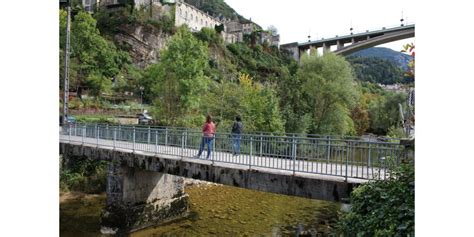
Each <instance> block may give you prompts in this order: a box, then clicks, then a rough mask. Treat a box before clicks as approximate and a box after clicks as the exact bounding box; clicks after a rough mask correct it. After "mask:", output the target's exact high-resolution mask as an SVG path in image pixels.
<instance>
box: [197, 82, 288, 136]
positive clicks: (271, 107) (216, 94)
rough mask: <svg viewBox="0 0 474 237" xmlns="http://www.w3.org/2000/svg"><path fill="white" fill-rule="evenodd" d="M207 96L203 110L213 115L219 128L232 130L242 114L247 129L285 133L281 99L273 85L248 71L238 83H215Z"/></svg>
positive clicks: (246, 130) (249, 130)
mask: <svg viewBox="0 0 474 237" xmlns="http://www.w3.org/2000/svg"><path fill="white" fill-rule="evenodd" d="M211 88H212V90H211V92H210V93H209V94H208V96H206V98H205V100H204V103H203V107H202V110H203V111H205V112H208V113H211V114H213V115H214V117H215V118H216V120H217V121H218V122H219V126H218V127H219V130H221V131H229V130H230V127H231V126H232V123H233V120H234V118H235V116H236V115H241V117H242V119H243V122H244V123H245V132H246V133H249V132H257V131H268V132H278V133H279V132H284V120H283V119H282V116H281V113H280V107H279V99H278V97H277V95H276V92H275V90H274V89H273V87H272V86H269V85H266V86H264V85H262V84H261V83H258V82H253V81H252V79H251V78H250V76H249V75H248V74H241V75H240V78H239V84H237V83H233V82H228V81H222V82H220V83H217V82H214V83H213V84H212V86H211Z"/></svg>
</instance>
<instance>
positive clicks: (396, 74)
mask: <svg viewBox="0 0 474 237" xmlns="http://www.w3.org/2000/svg"><path fill="white" fill-rule="evenodd" d="M346 60H347V61H348V62H349V63H350V64H351V65H352V67H353V68H354V72H355V75H356V78H357V79H358V80H361V81H368V82H372V83H380V84H385V85H387V84H396V83H406V82H408V81H407V80H406V79H405V78H404V76H403V73H404V71H403V70H402V68H401V67H400V66H398V65H397V64H396V63H394V62H393V61H390V60H388V59H383V58H379V57H361V56H352V55H351V56H349V57H347V58H346Z"/></svg>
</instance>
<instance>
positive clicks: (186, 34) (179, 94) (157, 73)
mask: <svg viewBox="0 0 474 237" xmlns="http://www.w3.org/2000/svg"><path fill="white" fill-rule="evenodd" d="M161 55H162V57H161V61H160V62H159V63H158V64H155V65H152V66H150V67H149V68H148V69H147V72H146V73H145V80H146V81H147V83H150V84H151V88H152V93H153V96H154V101H153V104H154V105H155V112H156V114H157V115H158V118H159V119H160V120H161V121H162V122H163V123H164V124H166V125H180V126H192V125H193V124H194V123H195V122H192V121H199V118H201V117H202V114H200V113H199V110H198V108H199V105H200V101H201V98H202V97H203V96H205V94H206V93H207V91H208V88H207V85H208V83H209V78H208V77H206V76H205V75H204V71H205V70H206V68H207V67H208V52H207V45H206V44H205V43H204V42H202V41H199V40H197V39H195V38H194V37H193V35H192V34H191V32H190V31H189V30H188V29H187V28H186V27H185V26H183V27H180V28H179V29H178V31H177V33H176V34H175V35H174V36H173V38H172V39H171V40H170V42H169V43H168V48H166V49H165V50H163V52H162V54H161Z"/></svg>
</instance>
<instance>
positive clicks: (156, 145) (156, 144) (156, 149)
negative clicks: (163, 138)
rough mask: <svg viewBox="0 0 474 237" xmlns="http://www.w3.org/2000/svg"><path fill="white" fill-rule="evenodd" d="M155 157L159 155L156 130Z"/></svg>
mask: <svg viewBox="0 0 474 237" xmlns="http://www.w3.org/2000/svg"><path fill="white" fill-rule="evenodd" d="M155 155H158V129H155Z"/></svg>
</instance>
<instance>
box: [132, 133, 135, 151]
mask: <svg viewBox="0 0 474 237" xmlns="http://www.w3.org/2000/svg"><path fill="white" fill-rule="evenodd" d="M132 136H133V138H132V139H133V153H135V126H133V134H132Z"/></svg>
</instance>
